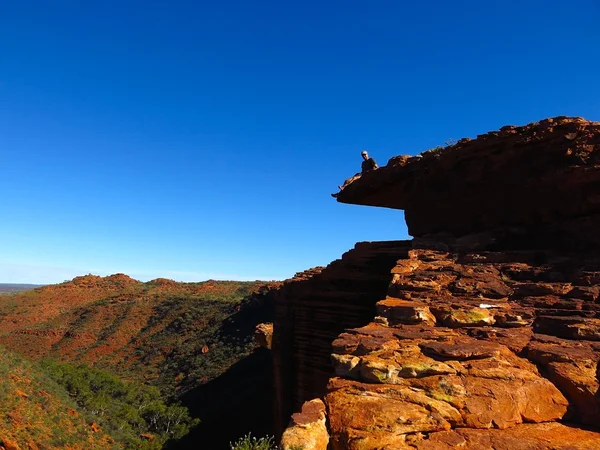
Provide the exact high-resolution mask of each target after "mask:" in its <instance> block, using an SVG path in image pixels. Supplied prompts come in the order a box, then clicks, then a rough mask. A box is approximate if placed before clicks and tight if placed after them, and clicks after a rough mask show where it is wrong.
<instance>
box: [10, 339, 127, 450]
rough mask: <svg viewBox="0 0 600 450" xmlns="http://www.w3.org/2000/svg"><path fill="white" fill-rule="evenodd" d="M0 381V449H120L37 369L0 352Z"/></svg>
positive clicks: (61, 390) (21, 359) (37, 367)
mask: <svg viewBox="0 0 600 450" xmlns="http://www.w3.org/2000/svg"><path fill="white" fill-rule="evenodd" d="M0 379H1V380H2V383H1V384H0V445H1V446H3V447H4V448H6V449H7V450H9V449H10V450H15V449H17V448H29V449H32V450H34V449H38V448H45V449H58V448H70V449H72V450H79V449H83V448H86V449H108V448H122V447H121V446H118V445H116V444H115V442H114V441H113V440H112V439H111V438H110V436H108V435H107V434H105V433H103V432H101V431H99V430H98V428H96V427H93V426H92V424H91V423H88V422H87V421H86V419H85V418H84V416H83V415H82V414H81V412H80V411H79V408H78V406H77V404H76V402H75V401H74V400H73V399H71V398H70V397H69V395H68V393H67V392H66V391H65V390H64V389H63V388H62V387H60V386H59V385H58V384H57V383H56V382H54V381H53V380H52V379H51V378H50V377H49V376H48V375H47V374H46V373H44V371H43V370H42V369H41V368H40V367H39V366H38V365H36V364H32V363H31V362H28V361H26V360H24V359H23V358H21V357H19V356H17V355H14V354H12V353H10V352H7V351H6V350H4V349H1V348H0ZM94 430H95V431H94Z"/></svg>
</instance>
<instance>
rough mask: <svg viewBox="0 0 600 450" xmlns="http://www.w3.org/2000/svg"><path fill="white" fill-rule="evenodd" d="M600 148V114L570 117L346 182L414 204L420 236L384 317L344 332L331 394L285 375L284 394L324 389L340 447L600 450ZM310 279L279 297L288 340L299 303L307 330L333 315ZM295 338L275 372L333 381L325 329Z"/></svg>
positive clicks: (377, 196)
mask: <svg viewBox="0 0 600 450" xmlns="http://www.w3.org/2000/svg"><path fill="white" fill-rule="evenodd" d="M599 155H600V123H593V122H587V121H585V120H583V119H578V118H575V119H569V118H555V119H548V120H544V121H541V122H539V123H535V124H530V125H527V126H524V127H504V128H502V129H501V130H500V131H498V132H493V133H488V134H486V135H483V136H480V137H478V139H476V140H461V141H459V143H458V144H456V145H454V146H452V147H449V148H446V149H440V150H436V151H432V152H429V153H427V154H423V155H422V156H421V157H397V158H392V160H390V163H389V164H388V166H387V167H383V168H381V169H378V170H376V171H375V172H373V173H369V174H367V175H365V176H364V177H362V178H361V179H359V180H357V181H356V182H354V183H353V184H351V185H350V186H349V187H347V188H346V189H344V191H342V193H340V195H339V196H338V201H341V202H346V203H356V204H361V205H373V206H383V207H390V208H399V209H405V210H406V219H407V222H408V225H409V228H410V231H411V234H412V235H413V236H416V237H415V239H413V240H412V241H410V242H405V243H402V246H403V251H402V253H403V254H399V253H398V258H397V260H396V262H395V264H394V265H393V267H391V268H390V270H389V271H388V272H387V274H386V275H387V289H386V291H385V293H384V294H382V295H380V297H379V298H378V299H377V300H376V302H375V303H374V308H375V310H374V311H373V314H372V316H371V317H370V318H369V319H367V320H365V321H364V322H362V323H361V324H360V325H359V326H355V327H348V328H347V329H346V330H345V331H344V332H341V333H339V335H338V336H337V338H335V339H333V340H332V341H331V342H330V346H329V349H330V350H329V353H330V354H331V355H330V358H331V362H332V365H333V371H334V374H333V375H331V376H330V377H329V381H328V383H327V387H326V389H325V392H321V391H320V390H319V389H312V390H309V389H303V388H301V387H300V386H301V385H300V384H298V383H296V384H294V383H291V384H289V385H288V386H287V390H282V389H281V381H280V384H279V385H278V393H277V395H278V400H277V402H278V404H280V403H281V401H282V399H284V398H287V399H288V401H290V402H291V403H289V404H288V408H289V407H293V409H294V410H299V404H298V401H299V400H300V399H302V400H308V399H310V398H314V397H318V398H321V399H323V400H324V403H325V405H326V411H327V416H328V417H327V424H328V433H329V437H330V441H329V442H330V444H329V445H330V448H332V449H333V450H342V449H344V450H345V449H349V450H368V449H400V450H401V449H420V450H450V449H458V448H460V449H472V450H475V449H495V450H501V449H502V450H509V449H535V450H556V449H565V450H566V449H600V392H599V373H600V369H599V366H598V360H599V359H600V301H599V299H600V256H598V255H599V253H598V252H597V249H598V244H600V221H597V217H600V216H597V215H598V214H599V213H600V182H599V181H600V157H599ZM374 244H375V243H373V244H372V245H374ZM367 267H368V268H369V269H366V268H367ZM359 270H371V271H372V272H371V273H372V275H371V276H373V277H374V276H375V275H376V274H375V268H374V267H373V266H372V265H371V264H365V265H364V266H363V268H362V269H359ZM376 270H383V266H382V267H380V268H378V269H376ZM382 275H383V274H382ZM296 283H297V285H296V294H295V296H294V297H291V296H289V293H288V294H286V293H285V292H284V291H283V290H282V291H280V295H282V298H280V299H278V301H279V302H281V304H280V305H278V308H281V307H282V305H284V304H285V302H286V301H289V300H286V298H287V299H292V298H293V300H291V305H292V306H291V310H293V311H296V308H298V307H300V308H302V307H303V308H306V309H307V310H306V311H303V313H302V314H297V315H296V314H293V313H289V315H288V316H285V315H282V311H281V310H278V311H277V313H276V318H275V321H274V323H275V334H274V337H273V339H274V342H278V341H279V342H280V343H282V344H283V341H282V340H281V336H279V333H283V331H282V328H280V327H281V326H282V324H283V323H284V322H283V321H282V318H284V317H285V320H287V322H285V324H286V326H288V327H294V326H295V322H294V320H296V321H298V322H301V323H302V325H301V328H302V336H303V338H302V339H301V340H300V342H302V341H303V339H308V336H315V335H319V334H320V333H322V331H323V329H324V328H327V326H326V325H325V324H320V323H317V322H311V321H309V320H307V319H306V317H307V316H309V314H312V316H313V317H318V316H320V315H322V314H324V313H325V311H324V309H323V305H321V304H319V303H313V302H312V301H311V299H312V298H316V297H318V296H319V295H321V293H322V291H321V287H320V286H318V285H316V284H315V285H314V288H313V289H307V288H305V289H306V290H304V289H303V288H302V287H301V286H308V284H303V283H309V281H298V282H296ZM363 289H365V288H363ZM331 291H332V289H329V290H327V293H328V295H333V293H332V292H331ZM377 292H380V291H379V289H378V290H377ZM372 293H373V294H375V293H376V291H375V290H373V291H372ZM286 296H287V297H286ZM372 298H373V296H370V297H369V301H372ZM288 304H290V303H288ZM299 305H302V306H299ZM309 308H310V313H309V311H308V309H309ZM352 308H353V306H352V303H350V304H343V303H340V304H338V307H337V311H336V312H337V314H340V315H341V314H345V310H346V309H349V310H352ZM368 309H369V308H368V305H365V309H364V311H365V314H366V311H367V310H368ZM300 317H301V318H302V319H301V320H300ZM357 319H358V317H357ZM357 321H359V320H357ZM328 330H329V329H328ZM291 336H293V339H292V342H293V344H294V345H288V346H286V347H281V349H282V350H280V353H283V348H286V349H287V351H288V356H287V357H288V358H290V360H292V361H294V364H292V365H290V366H289V367H288V372H284V371H282V370H281V366H280V365H277V363H276V364H275V373H276V378H277V377H280V379H281V380H283V379H285V378H284V377H286V376H288V374H291V377H292V378H294V377H298V376H299V375H298V374H299V373H302V380H303V383H302V386H310V385H311V383H313V382H316V380H318V385H319V386H321V383H322V377H324V376H325V371H323V372H321V373H319V374H318V375H317V374H316V372H315V371H314V370H313V368H312V367H311V364H312V361H315V360H317V359H318V360H319V361H320V360H321V358H323V353H324V349H325V348H326V347H327V345H326V343H325V339H326V337H325V336H323V338H322V339H323V340H322V342H319V345H318V348H319V350H316V347H317V346H300V345H298V344H297V343H296V341H295V339H297V337H296V336H295V334H294V333H292V334H291ZM329 336H330V335H328V336H327V338H328V337H329ZM289 343H290V342H288V344H289ZM322 367H325V365H324V364H323V365H322ZM307 396H311V397H310V398H308V397H307ZM290 399H292V400H290ZM284 410H285V409H280V410H279V411H278V414H281V413H282V412H283V411H284ZM287 418H289V415H288V416H287Z"/></svg>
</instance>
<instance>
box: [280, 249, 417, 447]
mask: <svg viewBox="0 0 600 450" xmlns="http://www.w3.org/2000/svg"><path fill="white" fill-rule="evenodd" d="M409 249H410V243H409V242H405V241H391V242H361V243H358V244H356V246H355V247H354V249H352V250H350V251H348V252H346V253H345V254H344V255H343V256H342V258H341V259H339V260H336V261H334V262H332V263H331V264H329V265H328V266H327V267H318V268H315V269H311V270H308V271H306V272H302V273H299V274H297V275H296V276H295V277H294V278H293V279H291V280H288V281H286V282H285V283H284V285H283V287H282V288H281V289H280V290H279V291H278V292H277V293H276V298H275V320H274V323H273V330H274V331H273V341H272V352H273V364H274V369H275V387H276V396H277V399H276V405H277V406H276V408H277V411H276V430H277V434H278V435H279V436H281V433H282V432H283V430H284V429H285V427H286V426H287V425H288V421H289V418H290V416H291V414H292V413H294V412H295V411H299V410H300V407H301V405H302V404H303V403H304V402H305V401H308V400H312V399H313V398H315V397H323V396H324V395H325V389H326V387H327V382H328V381H329V378H330V377H331V376H332V375H333V373H334V372H333V365H332V363H331V356H330V355H331V343H332V342H333V340H334V339H335V338H336V337H337V336H338V335H339V334H340V333H341V332H342V331H344V330H345V329H347V328H352V327H356V326H360V325H362V324H364V323H367V322H368V321H369V320H370V319H371V318H372V317H373V316H374V315H375V303H376V302H377V300H379V299H380V298H381V297H382V296H384V295H385V293H386V291H387V289H388V285H389V272H390V270H391V269H392V267H394V265H395V264H396V261H397V260H398V258H401V257H404V256H406V255H407V254H408V250H409Z"/></svg>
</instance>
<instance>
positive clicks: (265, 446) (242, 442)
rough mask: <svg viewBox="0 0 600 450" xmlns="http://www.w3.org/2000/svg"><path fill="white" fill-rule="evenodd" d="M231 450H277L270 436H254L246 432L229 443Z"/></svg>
mask: <svg viewBox="0 0 600 450" xmlns="http://www.w3.org/2000/svg"><path fill="white" fill-rule="evenodd" d="M230 447H231V450H277V446H276V445H275V444H274V442H273V437H272V436H267V437H263V438H256V437H253V436H251V435H250V433H248V434H247V435H246V436H244V437H243V438H240V439H239V440H238V441H237V442H235V443H232V444H230Z"/></svg>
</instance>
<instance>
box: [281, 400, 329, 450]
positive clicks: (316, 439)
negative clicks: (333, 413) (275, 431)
mask: <svg viewBox="0 0 600 450" xmlns="http://www.w3.org/2000/svg"><path fill="white" fill-rule="evenodd" d="M328 444H329V434H328V432H327V427H326V426H325V404H324V403H323V402H322V401H321V400H319V399H318V398H316V399H313V400H310V401H308V402H305V403H304V405H302V410H301V411H300V412H299V413H296V414H294V415H292V420H291V421H290V425H289V427H288V428H287V429H286V430H285V432H284V433H283V437H282V438H281V450H295V449H299V448H301V449H302V450H327V445H328Z"/></svg>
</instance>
